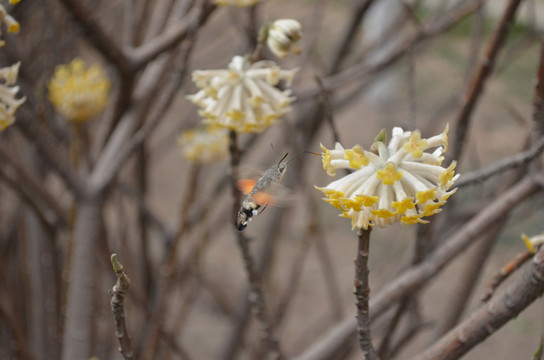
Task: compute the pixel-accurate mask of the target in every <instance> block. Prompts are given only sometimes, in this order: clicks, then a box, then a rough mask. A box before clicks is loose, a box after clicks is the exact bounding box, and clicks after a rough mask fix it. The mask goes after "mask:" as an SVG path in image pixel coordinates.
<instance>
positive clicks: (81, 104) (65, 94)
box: [48, 58, 110, 123]
mask: <svg viewBox="0 0 544 360" xmlns="http://www.w3.org/2000/svg"><path fill="white" fill-rule="evenodd" d="M48 89H49V101H51V104H53V106H54V107H55V109H56V110H57V112H58V113H59V114H61V115H62V116H64V117H65V118H66V119H67V120H69V121H73V122H76V123H83V122H85V121H87V120H89V119H90V118H92V117H93V116H95V115H97V114H99V113H100V112H102V110H104V108H105V107H106V103H107V102H108V93H109V90H110V80H109V79H108V77H107V76H106V74H105V72H104V70H103V68H102V67H101V66H100V65H92V66H90V67H87V64H86V63H85V62H84V61H83V60H81V59H79V58H75V59H74V60H72V62H70V64H67V65H60V66H57V68H56V70H55V74H54V75H53V77H52V78H51V80H50V81H49V86H48Z"/></svg>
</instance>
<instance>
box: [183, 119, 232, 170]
mask: <svg viewBox="0 0 544 360" xmlns="http://www.w3.org/2000/svg"><path fill="white" fill-rule="evenodd" d="M178 146H179V148H180V150H181V156H183V157H184V158H185V159H187V160H189V161H192V162H196V163H202V164H209V163H211V162H214V161H219V160H223V159H224V158H226V157H227V154H228V146H229V139H228V136H227V132H226V130H225V129H223V128H218V127H217V126H205V127H197V128H195V129H191V130H187V131H184V132H183V133H182V134H181V135H180V136H179V137H178Z"/></svg>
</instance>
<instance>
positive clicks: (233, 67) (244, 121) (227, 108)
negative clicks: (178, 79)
mask: <svg viewBox="0 0 544 360" xmlns="http://www.w3.org/2000/svg"><path fill="white" fill-rule="evenodd" d="M295 73H296V70H282V69H280V68H279V67H278V66H276V64H274V62H271V61H259V62H256V63H253V64H251V63H250V62H249V61H248V60H247V59H245V58H243V57H242V56H235V57H234V58H232V60H231V62H230V64H229V67H228V69H219V70H196V71H194V72H193V81H194V83H195V84H196V86H197V87H198V88H199V89H201V90H200V91H198V92H197V93H196V94H193V95H189V96H187V99H189V100H190V101H191V102H193V103H194V104H196V105H197V106H199V107H200V108H201V110H200V112H199V114H200V116H202V117H203V118H205V119H206V120H205V122H206V123H208V124H212V125H217V126H220V127H224V128H228V129H232V130H235V131H237V132H241V133H247V132H250V133H260V132H262V131H263V130H264V129H266V128H267V127H268V126H270V125H272V124H275V123H276V122H277V121H278V118H279V117H280V116H282V115H284V114H285V113H286V112H287V111H289V110H290V107H289V105H290V104H291V102H292V101H293V100H294V98H293V97H291V96H290V95H291V91H290V90H288V89H287V90H280V89H278V88H277V87H276V85H278V83H279V82H280V81H282V80H283V81H285V85H286V86H289V85H290V84H291V81H292V80H293V77H294V75H295Z"/></svg>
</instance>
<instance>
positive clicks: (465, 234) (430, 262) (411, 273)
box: [297, 177, 540, 360]
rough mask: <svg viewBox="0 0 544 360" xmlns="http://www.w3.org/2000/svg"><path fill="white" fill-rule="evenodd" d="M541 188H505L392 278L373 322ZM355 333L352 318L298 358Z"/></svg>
mask: <svg viewBox="0 0 544 360" xmlns="http://www.w3.org/2000/svg"><path fill="white" fill-rule="evenodd" d="M538 190H540V185H539V183H538V180H536V179H534V178H533V177H527V178H525V179H524V180H522V181H520V182H518V183H517V184H515V185H514V186H513V187H512V188H510V189H509V190H507V191H505V192H504V193H503V194H502V195H501V196H500V197H498V198H497V199H495V201H493V202H492V203H490V204H489V205H488V206H487V207H486V208H484V209H483V210H482V211H481V212H480V213H479V214H478V215H476V216H474V217H473V218H472V219H471V220H470V221H468V222H467V223H466V224H465V226H463V227H462V228H460V229H459V230H458V231H457V232H456V233H455V234H454V235H452V236H451V237H450V238H449V239H448V240H446V241H445V242H444V244H443V245H442V246H441V247H440V248H438V249H437V250H436V251H435V252H434V253H432V254H431V255H430V256H429V257H428V258H427V260H425V261H424V262H422V263H420V264H419V265H417V266H414V267H412V268H410V269H408V270H406V271H404V272H403V273H402V275H400V276H398V277H397V278H395V279H393V280H392V281H391V282H390V283H388V284H387V285H386V286H385V288H383V289H382V290H380V291H379V292H378V293H377V294H376V296H374V297H373V298H372V300H371V301H370V317H371V319H370V320H371V321H373V320H374V319H376V318H377V317H379V316H381V315H382V314H383V313H385V311H387V310H388V309H389V308H390V307H391V306H392V305H394V304H395V303H396V302H397V301H398V300H400V299H401V298H402V297H404V296H406V295H407V294H410V293H413V292H415V291H417V290H418V289H420V288H421V287H423V286H424V285H425V284H426V283H427V282H428V281H429V280H430V279H432V278H434V277H435V276H436V274H437V273H439V272H440V271H441V270H442V269H443V268H444V267H445V266H446V265H447V264H448V263H449V262H451V260H453V259H454V258H455V257H456V256H458V255H459V254H460V253H461V252H462V251H463V250H465V249H466V248H467V247H468V246H469V245H471V244H472V243H473V242H474V240H475V239H477V238H478V237H479V236H480V235H481V234H482V233H484V232H485V231H486V230H487V228H488V226H489V225H490V224H492V223H494V222H496V221H497V220H498V219H502V218H504V216H506V215H507V214H508V213H509V212H510V211H512V210H513V209H514V208H515V205H518V204H520V203H521V202H522V201H524V200H525V199H527V198H528V197H529V196H531V195H532V194H534V193H535V192H537V191H538ZM355 332H356V323H355V322H354V321H353V319H351V318H350V319H347V320H344V321H343V322H342V323H340V324H339V325H338V326H336V327H335V328H333V329H332V330H331V331H330V332H329V333H328V334H327V335H326V336H325V337H323V338H322V339H319V340H318V341H316V342H315V343H314V345H313V346H311V347H310V348H309V349H308V350H306V351H305V352H304V353H303V354H302V355H301V356H299V357H297V359H298V360H309V359H312V360H322V359H328V358H329V356H331V354H334V352H335V351H337V350H338V348H339V347H341V346H342V345H343V344H344V343H345V342H346V339H347V338H349V337H351V336H353V335H354V334H355Z"/></svg>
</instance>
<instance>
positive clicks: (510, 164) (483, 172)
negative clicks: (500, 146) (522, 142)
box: [455, 137, 544, 188]
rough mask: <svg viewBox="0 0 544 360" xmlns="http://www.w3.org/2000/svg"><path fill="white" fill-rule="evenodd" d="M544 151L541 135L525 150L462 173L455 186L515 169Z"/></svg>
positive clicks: (477, 181)
mask: <svg viewBox="0 0 544 360" xmlns="http://www.w3.org/2000/svg"><path fill="white" fill-rule="evenodd" d="M543 151H544V137H541V138H540V140H538V141H537V142H536V143H535V144H533V146H532V147H531V148H530V149H529V150H526V151H523V152H520V153H518V154H515V155H512V156H510V157H507V158H505V159H502V160H500V161H498V162H496V163H495V164H493V165H490V166H488V167H486V168H484V169H480V170H476V171H473V172H471V173H468V174H466V175H463V176H462V177H461V178H460V179H459V180H458V181H457V182H456V183H455V186H457V187H459V188H461V187H463V186H467V185H473V184H478V183H480V182H483V181H485V180H487V179H489V178H491V177H492V176H494V175H498V174H501V173H503V172H505V171H508V170H511V169H515V168H517V167H520V166H523V165H527V163H529V162H530V161H531V160H533V159H535V158H536V157H537V156H539V155H540V154H541V153H542V152H543Z"/></svg>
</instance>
